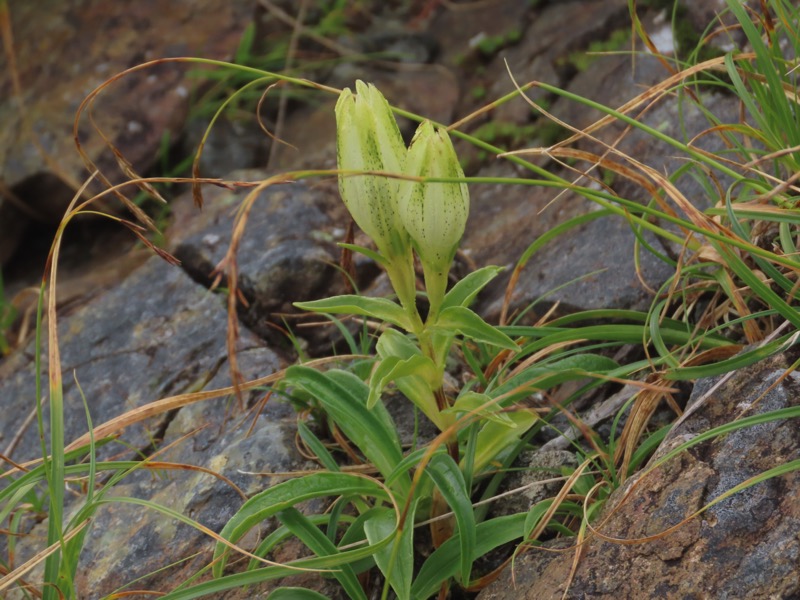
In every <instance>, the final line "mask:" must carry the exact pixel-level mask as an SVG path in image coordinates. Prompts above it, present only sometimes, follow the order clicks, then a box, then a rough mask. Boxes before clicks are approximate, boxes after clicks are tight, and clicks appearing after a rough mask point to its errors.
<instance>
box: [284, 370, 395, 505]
mask: <svg viewBox="0 0 800 600" xmlns="http://www.w3.org/2000/svg"><path fill="white" fill-rule="evenodd" d="M286 382H287V383H288V384H290V385H295V386H298V387H300V388H302V389H303V390H305V391H306V392H308V393H309V394H312V395H313V396H314V397H315V398H316V399H317V400H318V401H319V403H320V404H321V405H322V406H323V408H324V409H325V411H326V412H327V413H328V415H329V416H330V417H331V418H332V419H333V420H334V421H335V422H336V424H337V426H338V427H339V428H340V429H341V430H342V431H343V432H344V434H345V435H346V436H347V437H348V438H350V440H351V441H352V442H353V443H354V444H355V445H356V446H358V448H359V449H360V450H361V452H362V453H363V454H364V456H366V457H367V459H368V460H369V461H370V462H371V463H372V464H373V465H375V467H376V468H377V469H378V471H379V472H380V473H381V475H383V476H384V477H385V476H387V475H388V474H389V473H391V472H392V471H393V470H394V468H395V467H396V466H397V464H398V463H399V462H400V461H401V460H403V453H402V451H401V448H400V439H399V438H398V436H397V431H396V429H395V427H394V425H393V423H392V420H391V417H390V416H389V414H388V413H387V412H386V409H385V407H384V406H383V405H382V404H379V405H376V406H375V409H374V410H372V411H370V410H369V409H367V406H366V403H367V397H368V396H369V388H368V387H367V385H366V384H365V383H364V382H363V381H361V380H360V379H358V377H356V376H355V375H353V374H352V373H347V372H345V371H339V370H336V369H332V370H330V371H328V372H326V373H320V372H319V371H317V370H315V369H311V368H309V367H303V366H293V367H289V368H288V369H287V370H286ZM410 485H411V482H410V480H409V478H408V477H401V478H400V479H399V480H398V481H397V483H396V486H397V487H396V489H395V491H397V492H398V493H400V495H401V496H402V498H401V499H398V500H399V501H402V499H403V498H405V497H407V495H408V492H409V490H410Z"/></svg>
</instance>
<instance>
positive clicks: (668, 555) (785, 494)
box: [479, 355, 800, 600]
mask: <svg viewBox="0 0 800 600" xmlns="http://www.w3.org/2000/svg"><path fill="white" fill-rule="evenodd" d="M795 359H796V356H786V355H779V356H776V357H773V358H771V359H768V360H765V361H763V362H761V363H757V364H755V365H752V366H751V367H748V368H746V369H743V370H741V371H738V372H735V373H733V374H732V375H731V376H720V377H717V378H712V379H708V380H700V381H698V382H697V384H696V385H695V389H694V392H693V393H692V397H691V399H690V400H689V404H688V406H687V412H688V411H691V414H689V415H688V416H687V418H686V419H685V421H683V422H682V423H681V424H680V425H678V426H677V427H676V428H675V429H674V430H673V431H672V432H670V434H669V436H668V437H667V439H666V440H665V441H664V443H663V444H662V447H661V449H660V450H659V452H658V453H657V454H656V456H655V457H654V459H653V460H657V459H658V458H659V457H661V456H663V455H664V454H666V453H667V452H668V451H669V450H671V449H673V448H675V447H677V446H678V445H679V444H681V443H683V442H686V441H688V440H691V439H692V438H693V437H694V436H696V435H697V434H699V433H702V432H705V431H708V430H709V429H712V428H714V427H717V426H720V425H724V424H726V423H729V422H731V420H732V417H735V416H741V417H746V416H751V415H758V414H763V413H766V412H769V411H775V410H779V409H783V408H789V407H796V406H798V404H800V382H798V378H797V377H796V376H795V373H793V372H792V373H789V376H788V377H785V375H786V373H787V369H789V368H791V367H790V365H791V364H792V362H793V361H794V360H795ZM784 377H785V378H784ZM695 403H697V406H696V407H695V406H694V404H695ZM799 457H800V434H798V431H797V427H796V423H795V422H794V421H792V420H782V421H781V420H778V421H770V422H767V423H762V424H760V425H756V426H753V427H748V428H744V429H740V430H737V431H733V432H731V433H729V434H728V435H726V436H721V437H718V438H716V439H714V440H712V441H708V442H703V443H701V444H699V445H697V446H695V447H694V448H691V449H690V450H688V451H686V452H683V453H681V454H679V455H678V456H677V457H675V458H673V459H671V460H669V461H668V462H666V463H664V464H663V465H661V466H659V467H657V468H656V469H654V470H653V471H652V472H651V473H648V474H645V475H639V476H636V477H634V478H633V479H631V480H629V481H628V482H626V484H625V485H624V486H622V487H621V488H620V489H618V490H616V491H615V492H614V493H613V494H612V496H611V498H610V499H609V500H608V504H607V506H606V508H605V516H601V517H600V519H599V520H598V523H603V525H602V526H601V527H600V530H601V532H602V533H603V535H605V536H609V537H611V538H617V539H622V540H635V539H639V538H645V537H649V536H657V539H651V540H649V541H645V542H641V543H634V544H632V545H623V544H618V543H611V542H607V541H601V540H598V539H596V538H595V539H593V540H591V541H590V542H588V544H586V546H585V548H584V550H583V553H582V556H581V560H580V563H579V565H578V569H577V571H576V572H575V578H574V580H573V581H572V583H571V585H570V586H569V591H568V593H567V596H566V597H567V598H575V599H579V598H593V599H594V598H598V599H605V598H608V599H611V598H698V599H699V598H725V599H731V600H732V599H733V598H736V599H739V598H753V599H755V598H764V599H766V598H795V597H797V595H798V594H800V576H798V573H800V541H798V539H797V531H798V527H800V503H798V502H797V497H796V495H795V494H794V493H792V491H791V490H795V489H797V486H798V485H800V474H798V473H797V471H795V472H792V473H789V474H787V475H783V476H780V477H776V478H773V479H769V480H767V481H763V482H761V483H759V484H757V485H755V486H753V487H750V488H748V489H746V490H744V491H742V492H740V493H737V494H736V495H734V496H732V497H730V498H727V499H725V500H723V501H721V502H720V503H719V504H716V505H714V506H712V507H711V508H709V509H708V510H706V511H705V512H704V513H702V514H701V515H700V516H698V517H696V518H694V519H692V520H691V521H689V522H687V523H685V524H684V525H683V526H681V527H680V528H678V529H677V530H675V531H673V532H671V533H669V534H667V535H663V536H662V535H660V534H661V533H662V532H664V531H666V530H667V529H669V528H670V527H672V526H674V525H677V524H678V523H680V522H681V521H682V520H684V519H686V518H687V517H689V516H691V515H692V514H693V513H694V512H696V511H698V510H700V509H702V508H703V507H704V506H706V505H708V503H710V502H712V501H713V500H714V499H716V498H717V497H719V496H720V495H721V494H723V493H724V492H726V491H728V490H730V489H731V488H733V487H734V486H736V485H738V484H740V483H742V482H744V481H746V480H747V479H749V478H751V477H754V476H756V475H758V474H760V473H763V472H764V471H767V470H768V469H771V468H774V467H777V466H779V465H782V464H784V463H787V462H789V461H792V460H796V459H798V458H799ZM606 517H607V518H608V520H607V521H606V520H605V518H606ZM573 558H574V553H573V552H567V553H563V554H552V553H549V552H536V551H535V550H534V551H530V552H528V553H526V554H525V555H524V556H523V557H521V558H519V559H517V562H516V566H515V568H514V575H515V581H514V582H513V583H512V581H511V572H510V571H509V572H508V573H505V574H504V575H503V576H502V577H501V579H500V580H498V582H496V583H495V584H493V585H492V586H491V587H489V588H487V589H486V590H485V591H484V592H483V593H481V595H480V596H479V598H480V600H504V599H508V600H511V599H514V600H516V599H518V598H530V599H534V598H535V599H536V600H540V599H541V600H546V599H549V598H561V597H562V595H563V594H564V590H565V588H566V582H567V581H568V580H569V573H570V569H571V567H572V562H573ZM634 574H635V575H634Z"/></svg>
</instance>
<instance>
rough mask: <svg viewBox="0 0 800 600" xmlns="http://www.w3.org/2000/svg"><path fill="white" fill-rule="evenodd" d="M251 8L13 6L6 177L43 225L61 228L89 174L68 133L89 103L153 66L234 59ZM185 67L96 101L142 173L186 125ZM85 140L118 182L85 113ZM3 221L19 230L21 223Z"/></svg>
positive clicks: (164, 69) (203, 1)
mask: <svg viewBox="0 0 800 600" xmlns="http://www.w3.org/2000/svg"><path fill="white" fill-rule="evenodd" d="M252 7H253V2H252V0H235V1H233V2H226V1H220V0H200V1H188V0H168V1H166V2H160V1H156V0H143V1H141V2H135V3H127V4H125V5H120V4H117V3H108V2H102V1H101V0H90V1H89V2H74V1H71V2H60V1H57V0H43V1H42V2H16V3H14V4H13V5H11V6H10V7H9V9H10V13H11V28H12V30H13V34H14V42H15V47H14V49H15V54H16V71H17V72H18V74H19V80H20V84H21V97H20V98H17V97H15V94H14V92H13V88H12V84H11V78H10V77H4V78H2V80H0V98H2V100H1V101H0V121H2V122H3V123H4V124H6V125H5V126H4V127H3V128H2V129H0V179H1V180H3V181H4V183H5V186H7V187H8V188H10V189H12V190H13V191H14V192H15V193H16V195H17V196H18V197H19V198H21V199H22V200H23V201H24V202H25V203H26V204H27V205H28V206H29V207H30V209H31V210H32V212H33V213H35V214H36V216H37V217H38V218H39V219H41V220H43V221H46V222H58V221H59V220H60V218H61V215H62V214H63V211H64V208H65V207H66V204H67V202H68V201H69V200H70V199H71V197H72V196H73V194H74V191H75V189H77V187H78V186H79V185H80V183H81V182H82V181H83V180H84V179H85V178H86V176H87V175H88V172H87V170H86V167H85V166H84V164H83V161H82V160H81V158H80V156H79V154H78V152H77V151H76V149H75V144H74V141H73V133H72V128H73V121H74V119H75V115H76V112H77V110H78V107H79V105H80V103H81V102H82V101H83V100H84V98H85V97H86V96H87V95H88V94H89V93H90V92H92V90H94V89H95V88H96V87H97V86H99V85H101V84H102V83H103V82H104V81H106V80H108V79H109V78H111V77H113V76H114V75H116V74H118V73H120V72H122V71H124V70H125V69H128V68H131V67H134V66H136V65H139V64H141V63H143V62H145V61H148V60H153V59H157V58H170V57H179V56H198V57H205V58H213V59H225V58H227V57H229V56H230V55H231V54H232V52H233V51H234V49H235V48H236V45H237V42H238V39H239V36H240V35H241V32H242V30H243V29H244V27H245V25H246V24H247V22H248V21H249V18H250V14H251V12H252ZM7 61H8V59H7V57H6V55H5V54H0V72H3V73H7V72H9V67H10V65H9V64H8V62H7ZM188 70H189V66H188V65H187V64H185V63H184V64H179V63H163V64H160V65H156V66H153V67H150V68H148V69H146V70H144V71H141V72H139V73H136V74H133V75H129V76H126V77H124V78H122V79H121V80H119V81H117V82H115V83H114V84H113V85H111V86H109V87H108V88H107V89H106V90H105V91H104V92H103V93H102V94H101V96H100V97H99V98H98V101H97V103H96V106H95V107H94V111H93V115H94V117H95V119H96V122H97V125H98V126H99V127H100V128H101V129H102V131H103V132H104V134H105V135H106V136H107V137H108V139H109V141H110V142H111V143H113V144H114V145H115V146H116V147H117V148H118V149H119V151H120V152H121V153H122V154H123V155H124V156H125V157H126V158H127V159H128V160H129V161H130V162H131V163H132V164H133V166H134V168H135V169H136V170H137V171H138V172H139V173H141V172H142V171H146V170H147V169H148V168H149V167H150V166H151V165H152V164H153V161H154V160H155V158H156V155H157V150H158V147H159V144H160V141H161V137H162V135H163V134H164V133H165V132H170V133H172V134H175V133H176V132H178V131H179V130H180V128H181V127H182V123H183V120H184V118H185V114H186V110H187V107H188V97H189V90H190V87H191V85H192V82H191V81H190V80H187V71H188ZM20 106H22V107H24V110H21V109H20ZM79 137H80V141H81V144H82V145H83V147H84V149H85V151H86V152H87V154H88V156H89V158H90V159H91V160H93V161H94V162H96V163H97V165H98V166H99V167H100V168H101V169H102V171H103V172H104V173H105V174H107V175H108V176H109V178H111V179H113V180H120V179H121V178H120V175H119V173H120V171H119V168H118V166H117V164H116V160H115V158H114V156H113V153H112V152H110V151H109V150H108V148H107V147H106V143H105V142H104V141H103V139H102V137H101V136H99V135H98V134H97V133H96V132H95V131H94V130H93V128H92V126H91V124H90V123H89V122H88V121H87V118H86V115H85V114H84V115H83V119H82V121H81V126H80V128H79ZM2 223H3V224H4V225H5V226H6V227H9V226H10V227H12V228H13V227H14V223H16V221H8V220H5V219H3V220H2ZM1 235H2V236H3V237H4V238H5V234H1ZM7 253H8V252H5V254H7ZM0 258H2V256H0Z"/></svg>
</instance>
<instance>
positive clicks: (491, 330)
mask: <svg viewBox="0 0 800 600" xmlns="http://www.w3.org/2000/svg"><path fill="white" fill-rule="evenodd" d="M432 329H439V330H444V331H447V330H450V331H456V332H458V333H460V334H461V335H463V336H464V337H468V338H471V339H473V340H476V341H478V342H484V343H486V344H492V345H493V346H499V347H500V348H505V349H506V350H515V351H516V350H519V347H518V346H517V345H516V344H515V343H514V341H513V340H512V339H511V338H510V337H508V336H507V335H506V334H505V333H503V332H501V331H500V330H499V329H497V328H496V327H492V326H491V325H489V324H488V323H487V322H486V321H484V320H483V319H481V318H480V317H479V316H478V315H477V314H476V313H474V312H473V311H471V310H470V309H468V308H465V307H463V306H451V307H449V308H446V309H444V310H443V311H442V312H441V313H440V314H439V318H438V319H437V320H436V323H435V324H434V325H433V326H432Z"/></svg>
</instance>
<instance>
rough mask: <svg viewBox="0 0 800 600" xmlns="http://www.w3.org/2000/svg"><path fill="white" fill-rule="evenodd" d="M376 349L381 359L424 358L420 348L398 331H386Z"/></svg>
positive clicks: (379, 339)
mask: <svg viewBox="0 0 800 600" xmlns="http://www.w3.org/2000/svg"><path fill="white" fill-rule="evenodd" d="M375 349H376V350H377V351H378V356H380V357H381V358H386V357H388V356H397V357H398V358H411V357H412V356H422V351H420V349H419V346H417V345H416V344H415V343H414V342H412V341H411V340H410V339H409V338H408V336H407V335H405V334H403V333H400V332H399V331H397V330H396V329H387V330H386V331H384V332H383V333H382V334H381V335H380V337H379V338H378V342H377V343H376V344H375Z"/></svg>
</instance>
